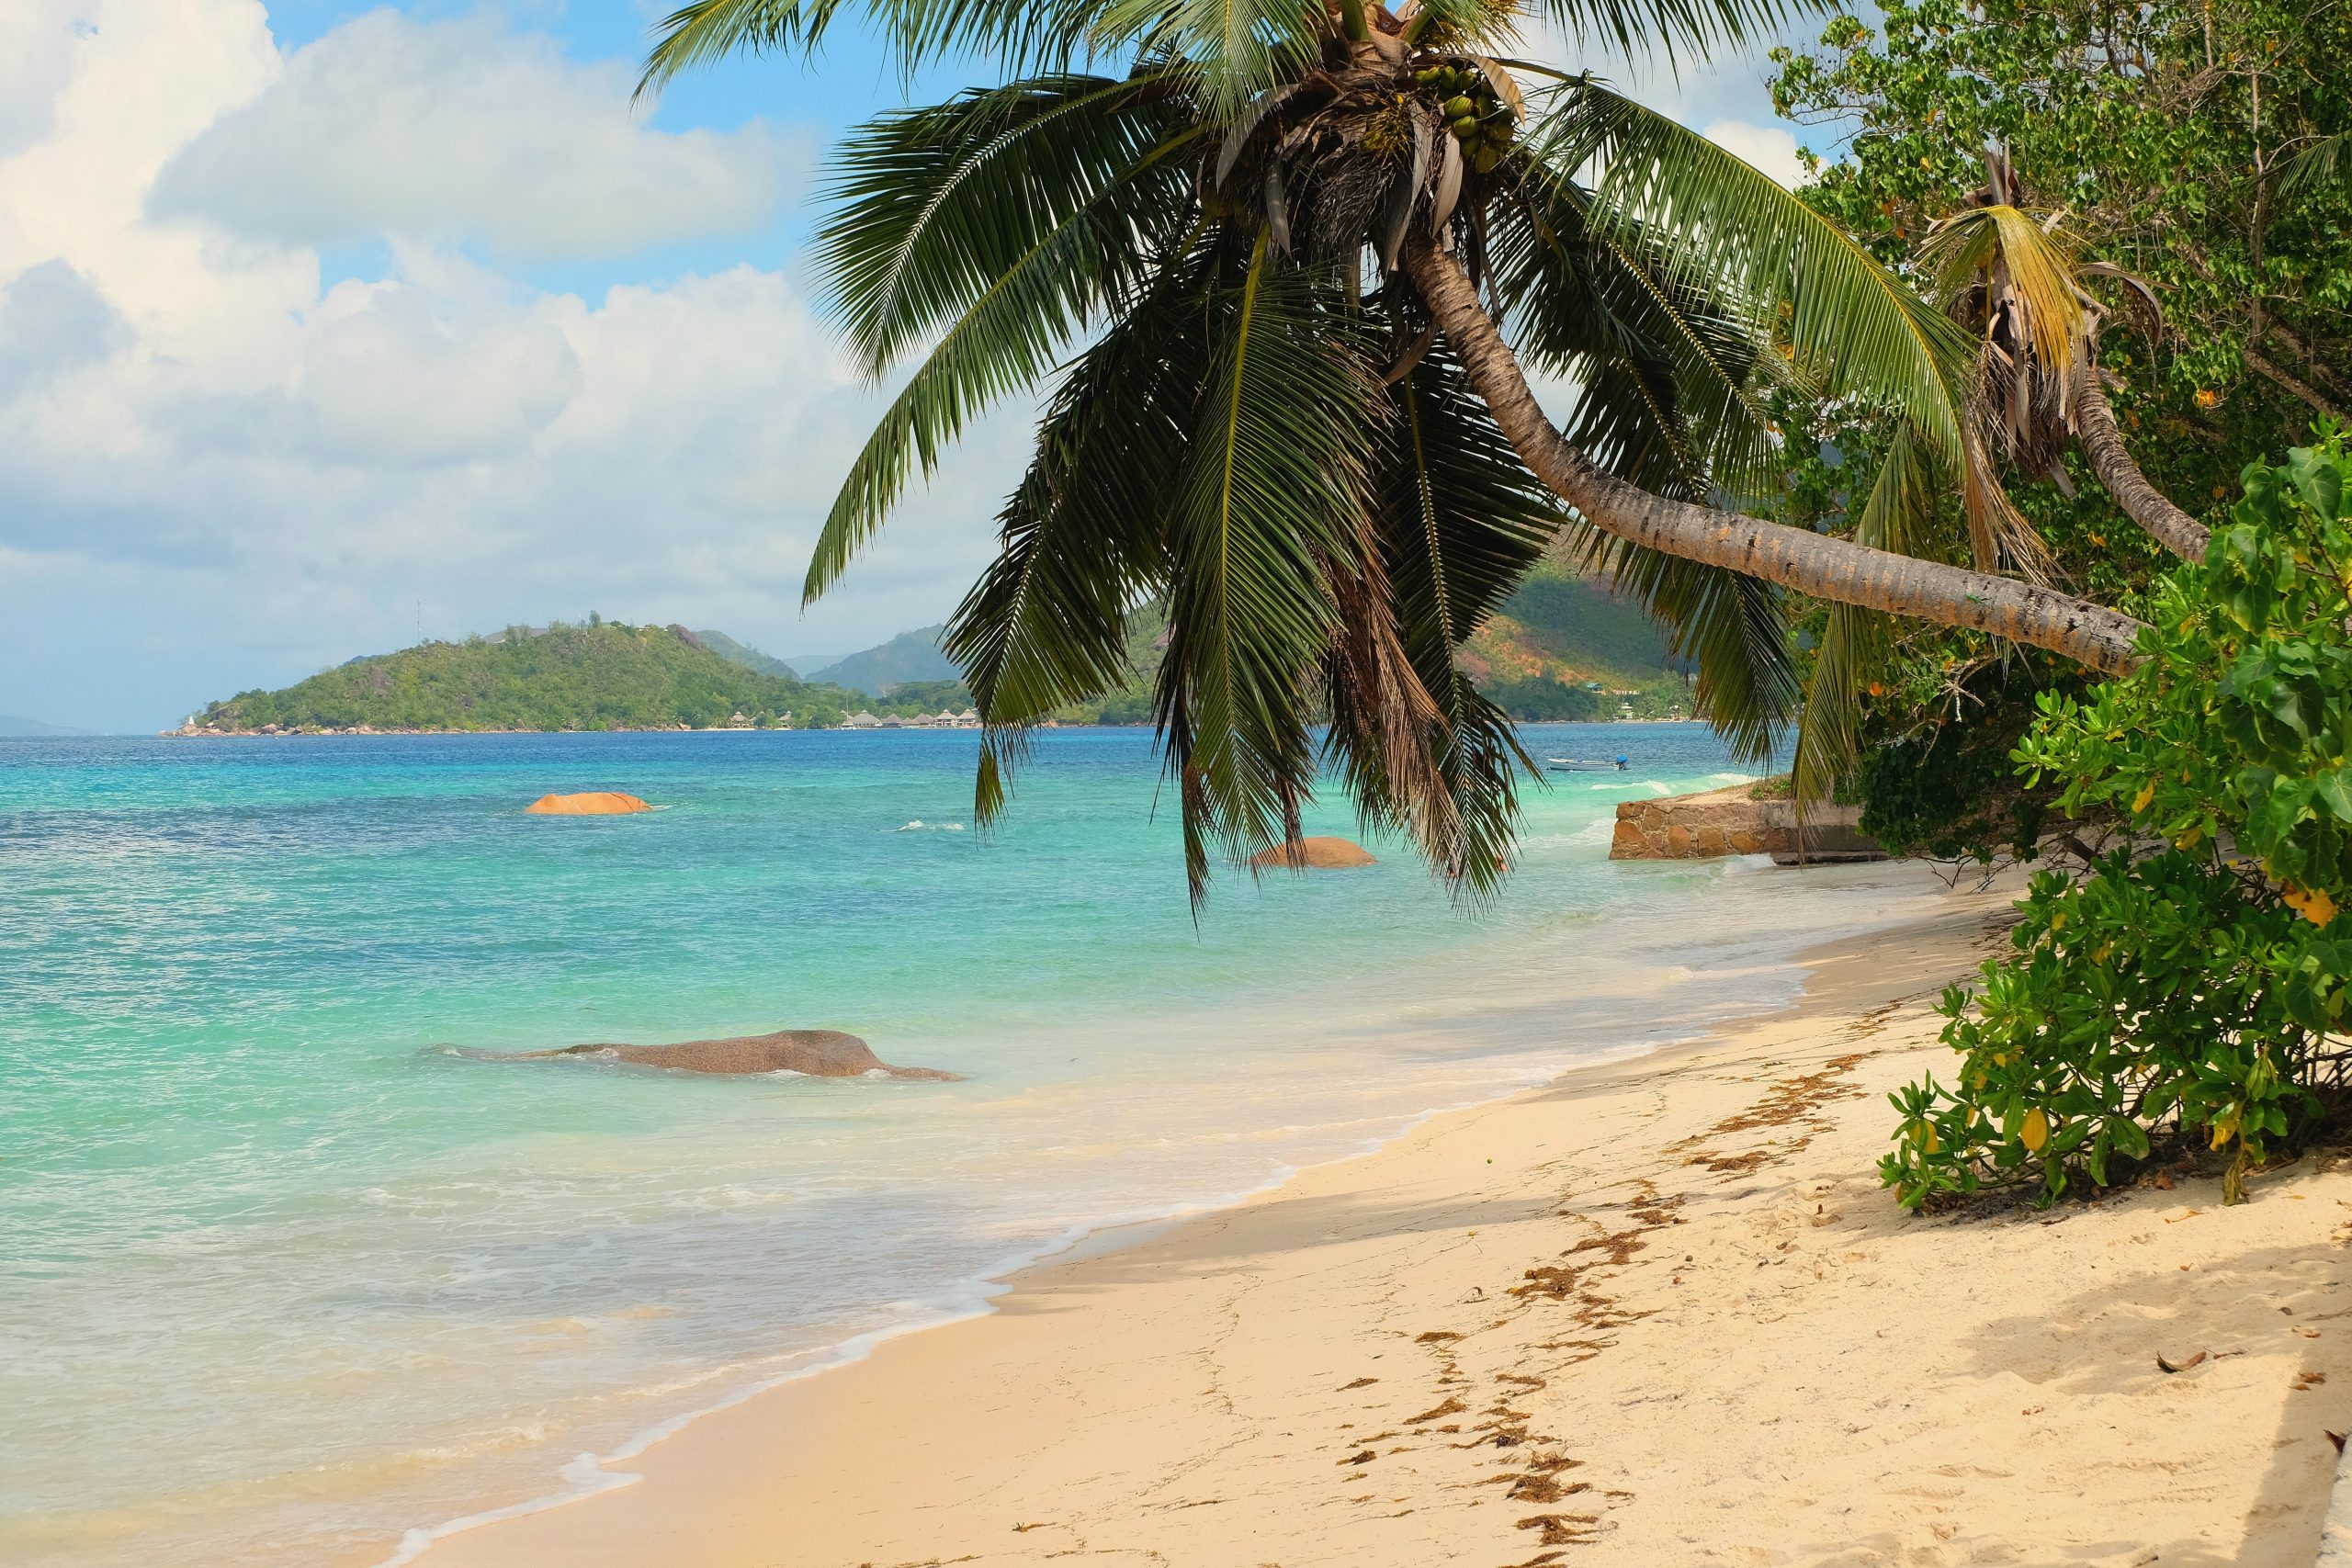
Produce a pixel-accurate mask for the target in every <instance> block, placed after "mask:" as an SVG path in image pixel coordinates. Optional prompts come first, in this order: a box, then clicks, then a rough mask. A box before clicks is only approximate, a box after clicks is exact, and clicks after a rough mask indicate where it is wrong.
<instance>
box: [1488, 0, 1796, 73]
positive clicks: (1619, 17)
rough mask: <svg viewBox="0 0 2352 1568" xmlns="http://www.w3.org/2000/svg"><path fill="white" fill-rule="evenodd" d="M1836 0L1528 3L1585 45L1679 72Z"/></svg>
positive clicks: (1570, 0)
mask: <svg viewBox="0 0 2352 1568" xmlns="http://www.w3.org/2000/svg"><path fill="white" fill-rule="evenodd" d="M1836 8H1837V7H1836V6H1835V5H1834V4H1833V3H1832V0H1533V3H1532V4H1531V5H1530V6H1529V9H1530V10H1531V11H1532V13H1534V14H1535V15H1537V16H1539V17H1544V19H1545V20H1547V21H1549V22H1550V23H1551V24H1552V25H1553V26H1554V27H1556V28H1559V29H1560V30H1561V31H1562V32H1564V33H1566V35H1567V36H1568V37H1569V38H1570V39H1573V40H1574V41H1575V42H1576V43H1577V44H1579V45H1583V46H1589V45H1592V44H1596V43H1598V44H1601V45H1604V46H1606V47H1608V48H1609V49H1611V50H1612V51H1615V52H1616V53H1618V54H1620V55H1623V57H1625V58H1626V59H1628V60H1642V59H1646V58H1649V57H1651V56H1659V57H1663V58H1664V59H1665V60H1666V61H1667V62H1668V64H1669V65H1671V66H1673V67H1674V68H1675V70H1676V71H1677V73H1679V71H1680V69H1681V67H1682V66H1684V65H1699V64H1704V63H1705V62H1707V61H1709V60H1711V59H1713V58H1714V57H1715V56H1716V55H1717V54H1718V53H1720V52H1722V51H1726V50H1737V49H1742V48H1745V47H1747V45H1750V44H1753V43H1756V42H1758V40H1760V39H1766V38H1769V37H1770V35H1772V34H1774V33H1776V32H1778V31H1779V30H1780V29H1781V27H1782V26H1783V25H1784V24H1785V23H1787V22H1788V21H1790V20H1791V19H1792V18H1794V17H1805V16H1824V15H1827V14H1829V13H1830V12H1832V11H1834V10H1835V9H1836Z"/></svg>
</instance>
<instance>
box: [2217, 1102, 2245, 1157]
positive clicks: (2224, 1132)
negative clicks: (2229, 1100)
mask: <svg viewBox="0 0 2352 1568" xmlns="http://www.w3.org/2000/svg"><path fill="white" fill-rule="evenodd" d="M2240 1119H2241V1117H2240V1113H2239V1111H2238V1108H2237V1107H2236V1106H2234V1105H2233V1106H2232V1107H2230V1109H2229V1110H2227V1111H2223V1112H2222V1114H2221V1115H2220V1116H2219V1117H2218V1118H2216V1119H2215V1121H2214V1122H2213V1146H2214V1147H2215V1148H2217V1149H2218V1148H2220V1147H2221V1146H2222V1145H2223V1144H2226V1143H2228V1142H2229V1141H2230V1140H2231V1139H2232V1138H2234V1137H2236V1136H2237V1133H2238V1122H2239V1121H2240Z"/></svg>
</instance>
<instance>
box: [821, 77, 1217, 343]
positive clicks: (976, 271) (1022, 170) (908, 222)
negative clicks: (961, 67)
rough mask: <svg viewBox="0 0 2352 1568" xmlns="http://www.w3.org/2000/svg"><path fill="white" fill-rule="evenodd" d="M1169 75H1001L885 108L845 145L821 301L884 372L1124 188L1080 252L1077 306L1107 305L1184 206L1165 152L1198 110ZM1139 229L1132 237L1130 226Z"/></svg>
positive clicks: (827, 234) (1182, 177) (831, 192)
mask: <svg viewBox="0 0 2352 1568" xmlns="http://www.w3.org/2000/svg"><path fill="white" fill-rule="evenodd" d="M1186 108H1187V106H1186V105H1185V103H1184V101H1183V96H1182V89H1181V87H1180V86H1179V85H1178V84H1177V83H1176V82H1175V81H1173V80H1172V79H1171V78H1170V77H1169V76H1168V75H1166V74H1165V73H1146V74H1142V75H1138V76H1134V77H1125V78H1120V77H1105V76H1086V75H1063V76H1047V77H1038V78H1035V79H1031V80H1025V81H1019V82H1012V83H1008V84H1006V85H1002V86H999V87H990V88H985V89H980V90H978V91H973V92H968V93H965V94H962V95H960V96H957V97H956V98H954V99H953V100H951V101H949V102H947V103H945V104H941V105H938V106H935V107H923V108H912V109H905V110H900V111H898V112H896V113H891V114H885V115H883V116H881V117H879V118H876V119H874V120H871V121H868V122H867V123H866V124H865V125H863V126H861V127H859V128H858V129H857V130H854V131H853V132H852V133H851V134H850V135H849V137H848V138H847V139H846V140H844V141H843V142H842V146H841V148H840V150H839V152H838V154H837V157H838V172H837V173H836V175H835V176H834V178H833V180H832V182H831V186H829V188H828V190H827V193H826V194H827V197H828V199H829V201H830V203H831V206H832V208H833V211H832V214H831V217H830V218H829V219H828V220H826V222H825V224H824V226H823V228H822V229H821V230H820V231H819V233H818V237H817V265H818V267H819V270H820V274H821V276H823V277H824V279H825V285H826V296H827V303H828V305H829V307H830V309H831V312H832V314H833V316H834V318H835V319H836V320H837V321H839V322H840V323H841V326H842V331H843V332H844V333H845V334H846V335H847V336H848V338H849V341H850V342H851V344H853V345H854V347H855V348H856V349H857V351H858V354H859V355H860V357H861V358H862V359H863V360H864V361H865V367H866V368H867V370H868V372H869V373H873V374H879V373H880V372H881V371H882V370H884V369H885V368H887V367H888V366H889V365H890V364H891V362H892V361H894V360H895V359H897V358H898V356H899V355H900V354H901V353H902V352H904V351H905V349H906V348H907V347H908V346H909V345H910V344H914V343H916V342H919V341H921V340H922V338H923V337H924V336H926V335H927V334H929V333H931V332H932V331H933V330H934V329H935V328H936V327H937V326H938V325H939V324H940V323H941V322H943V321H952V320H953V319H955V318H956V317H957V316H959V315H961V314H963V313H964V312H966V311H967V310H970V309H972V307H973V306H974V305H976V304H977V303H978V302H979V300H980V299H983V298H984V297H985V296H986V295H987V294H988V293H989V289H990V288H992V287H993V286H994V285H995V283H996V282H997V280H998V279H1000V278H1001V277H1003V276H1005V275H1006V274H1007V273H1008V272H1010V271H1011V270H1012V269H1013V268H1014V267H1016V266H1018V265H1021V263H1022V262H1023V259H1024V258H1025V257H1027V256H1029V255H1030V254H1032V253H1033V252H1035V250H1036V249H1037V247H1038V246H1039V244H1040V243H1042V242H1045V241H1046V240H1048V239H1050V238H1051V237H1052V236H1054V235H1055V234H1056V233H1057V231H1059V230H1061V229H1062V228H1063V227H1064V226H1066V225H1068V224H1069V223H1070V222H1071V221H1072V220H1074V219H1077V218H1079V217H1080V216H1081V215H1084V214H1087V213H1089V212H1091V211H1092V210H1093V209H1095V208H1096V207H1097V206H1098V204H1102V203H1103V202H1104V200H1105V198H1106V197H1116V201H1115V206H1116V212H1115V214H1114V215H1113V216H1111V217H1110V218H1109V219H1108V220H1107V221H1105V222H1104V223H1103V226H1102V227H1101V229H1100V230H1099V231H1098V233H1097V234H1096V236H1095V237H1096V238H1097V239H1098V240H1099V242H1100V243H1097V244H1094V245H1091V246H1081V247H1078V248H1077V249H1076V252H1075V254H1074V257H1073V260H1074V261H1075V263H1076V269H1075V272H1074V275H1073V276H1071V277H1070V279H1069V286H1070V289H1071V292H1072V293H1073V294H1074V295H1075V296H1076V299H1075V300H1074V301H1073V302H1074V303H1076V304H1078V305H1080V307H1081V308H1082V307H1099V306H1103V305H1108V304H1111V303H1112V302H1114V300H1115V299H1117V298H1118V297H1119V296H1120V295H1121V294H1122V293H1123V292H1124V291H1125V289H1126V288H1128V287H1129V286H1131V283H1132V280H1133V279H1134V278H1135V276H1136V270H1137V268H1138V267H1139V266H1140V265H1142V258H1143V257H1144V256H1145V255H1146V254H1148V252H1149V251H1150V249H1151V248H1152V246H1153V244H1154V243H1156V242H1157V241H1158V240H1159V239H1161V238H1162V237H1163V236H1162V235H1161V234H1160V233H1159V232H1157V231H1158V230H1159V229H1161V228H1164V227H1165V226H1166V225H1167V224H1168V223H1170V221H1173V220H1176V219H1177V217H1178V216H1180V215H1181V214H1182V211H1183V210H1184V209H1185V208H1186V206H1187V202H1186V200H1185V199H1184V197H1185V184H1186V174H1185V171H1184V170H1182V168H1180V167H1178V166H1177V165H1176V164H1175V163H1174V162H1173V160H1172V159H1170V157H1169V156H1168V155H1167V154H1168V153H1169V152H1172V151H1173V150H1174V149H1175V148H1177V147H1181V146H1182V145H1183V144H1184V143H1185V142H1186V141H1188V140H1189V138H1187V137H1186V136H1185V135H1184V129H1185V122H1186V120H1187V119H1188V118H1189V116H1188V115H1187V113H1186ZM1127 223H1136V224H1139V225H1141V227H1140V231H1129V230H1128V229H1127V228H1126V227H1125V224H1127Z"/></svg>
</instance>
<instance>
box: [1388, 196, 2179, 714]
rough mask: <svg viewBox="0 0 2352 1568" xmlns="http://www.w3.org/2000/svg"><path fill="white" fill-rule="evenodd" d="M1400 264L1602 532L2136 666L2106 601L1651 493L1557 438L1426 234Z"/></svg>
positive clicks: (1497, 404) (1787, 584)
mask: <svg viewBox="0 0 2352 1568" xmlns="http://www.w3.org/2000/svg"><path fill="white" fill-rule="evenodd" d="M1405 265H1406V268H1407V270H1408V272H1409V273H1410V274H1411V276H1412V279H1413V282H1414V284H1415V285H1416V286H1417V287H1418V288H1419V290H1420V293H1421V297H1422V299H1425V300H1427V301H1428V303H1429V306H1430V310H1431V312H1432V313H1433V314H1434V315H1435V316H1436V318H1437V321H1438V325H1439V326H1440V327H1441V328H1442V329H1443V331H1444V333H1445V334H1446V337H1447V339H1448V340H1449V341H1450V342H1451V343H1452V344H1453V347H1454V351H1455V352H1456V353H1457V354H1458V355H1461V358H1462V361H1463V366H1464V369H1465V371H1466V372H1467V373H1468V376H1469V378H1470V382H1471V384H1472V385H1473V386H1474V387H1476V389H1477V391H1478V395H1479V397H1480V398H1482V399H1483V400H1485V401H1486V404H1487V409H1488V410H1489V411H1490V412H1492V413H1493V414H1494V416H1495V420H1496V423H1498V425H1499V426H1500V427H1501V429H1502V432H1503V434H1505V435H1506V436H1507V437H1509V438H1510V444H1511V446H1512V447H1513V448H1514V449H1515V450H1516V451H1517V452H1518V453H1519V456H1520V460H1521V461H1522V462H1524V463H1525V464H1526V465H1527V467H1528V468H1529V469H1530V470H1531V471H1532V473H1534V475H1535V476H1536V477H1537V478H1538V479H1542V480H1543V481H1544V484H1545V485H1547V486H1549V487H1550V488H1551V490H1552V491H1553V492H1554V493H1555V494H1556V495H1557V496H1559V498H1560V499H1561V500H1562V501H1564V502H1567V504H1568V505H1570V506H1572V507H1574V508H1575V509H1576V510H1577V512H1578V513H1581V514H1582V515H1583V516H1584V518H1585V520H1586V521H1587V522H1589V523H1590V524H1591V525H1593V526H1594V527H1595V528H1598V529H1600V531H1601V532H1603V533H1605V534H1611V535H1613V536H1617V537H1619V538H1622V539H1624V540H1626V541H1627V542H1629V543H1632V544H1635V545H1639V546H1642V547H1646V548H1649V549H1654V550H1657V551H1659V552H1661V553H1663V554H1666V555H1671V556H1679V557H1681V558H1684V559H1688V560H1695V561H1701V562H1703V563H1705V564H1707V565H1710V566H1720V567H1726V568H1729V569H1730V570H1734V571H1737V572H1741V573H1744V574H1746V575H1747V576H1750V577H1760V578H1763V579H1764V580H1766V581H1770V582H1776V583H1779V584H1780V585H1781V586H1782V587H1784V588H1793V589H1795V590H1797V591H1798V592H1802V593H1809V594H1811V595H1813V596H1814V597H1815V598H1816V599H1826V600H1827V601H1829V602H1830V603H1832V604H1854V605H1859V606H1860V607H1861V608H1864V609H1869V610H1877V611H1882V612H1884V613H1886V614H1889V615H1907V616H1911V617H1913V618H1915V619H1918V620H1926V621H1934V622H1937V623H1939V624H1941V625H1944V626H1965V627H1968V628H1969V629H1971V630H1974V631H1981V632H1985V633H1987V634H1989V635H1991V636H1994V637H2006V638H2007V639H2009V640H2010V641H2012V642H2022V643H2028V644H2030V645H2032V646H2033V647H2036V648H2045V649H2050V650H2051V651H2052V652H2053V653H2059V654H2063V655H2064V656H2065V657H2067V658H2069V659H2072V660H2075V661H2077V662H2079V663H2082V664H2086V665H2088V666H2090V667H2091V668H2092V669H2094V670H2098V671H2103V672H2106V673H2109V674H2120V673H2122V672H2124V671H2128V670H2130V669H2131V668H2132V667H2133V665H2135V664H2136V663H2137V662H2138V659H2137V656H2136V655H2135V654H2134V653H2133V651H2132V643H2133V640H2134V639H2135V638H2136V637H2138V635H2139V632H2140V630H2141V624H2140V623H2139V622H2138V621H2135V620H2133V619H2131V617H2130V616H2129V615H2121V614H2120V613H2118V612H2117V611H2114V610H2110V609H2109V608H2107V607H2106V606H2104V605H2100V604H2090V603H2088V602H2087V601H2085V600H2081V599H2075V598H2072V597H2070V596H2068V595H2066V594H2064V593H2059V592H2054V591H2052V590H2051V589H2047V588H2041V587H2036V586H2034V585H2033V584H2031V583H2027V582H2020V581H2017V580H2015V579H2013V578H2006V577H1995V576H1992V575H1990V574H1988V573H1985V572H1980V571H1970V570H1965V569H1964V568H1961V567H1955V566H1948V565H1945V564H1943V563H1941V562H1939V561H1928V560H1920V559H1917V558H1913V557H1909V556H1899V555H1895V554H1893V553H1891V552H1889V551H1885V550H1877V549H1871V548H1870V547H1868V546H1864V545H1857V544H1854V543H1852V542H1851V541H1849V540H1845V539H1838V538H1832V537H1830V536H1826V535H1823V534H1815V533H1812V532H1809V531H1807V530H1805V529H1802V528H1792V527H1789V526H1788V525H1784V524H1779V523H1767V522H1765V521H1763V520H1762V519H1761V518H1756V517H1748V516H1744V515H1742V514H1741V513H1736V512H1723V511H1718V510H1716V509H1714V508H1713V507H1706V506H1699V505H1694V504H1692V503H1691V502H1681V501H1674V500H1670V499H1668V498H1667V497H1664V496H1660V495H1654V494H1652V493H1650V492H1649V491H1644V490H1641V489H1639V488H1637V487H1635V486H1634V485H1631V484H1628V483H1626V482H1625V481H1624V480H1623V479H1617V478H1615V477H1613V476H1611V475H1610V474H1608V473H1606V472H1604V471H1603V470H1602V469H1600V468H1599V467H1598V466H1596V465H1595V464H1594V463H1593V462H1592V461H1591V460H1590V459H1589V458H1588V457H1586V456H1585V455H1584V454H1583V453H1581V452H1579V451H1577V449H1576V448H1575V447H1574V446H1570V445H1569V444H1568V443H1567V442H1566V440H1564V439H1562V437H1561V435H1560V433H1559V432H1558V431H1557V430H1556V429H1555V428H1554V427H1553V425H1552V422H1551V420H1550V419H1549V418H1547V417H1546V416H1545V415H1544V411H1543V409H1542V408H1541V407H1540V406H1539V405H1538V404H1537V403H1536V401H1535V395H1534V393H1532V391H1530V390H1529V389H1528V386H1527V379H1526V378H1525V377H1524V376H1523V375H1522V374H1521V371H1520V367H1519V362H1518V360H1517V358H1516V357H1515V356H1514V355H1512V354H1511V351H1510V346H1509V345H1508V344H1505V343H1504V342H1503V340H1502V334H1501V333H1498V331H1497V330H1496V328H1495V324H1494V322H1493V321H1491V320H1490V319H1489V318H1488V317H1487V312H1486V310H1485V309H1484V307H1482V306H1481V305H1480V304H1479V302H1478V294H1477V290H1476V288H1475V287H1473V285H1472V284H1471V282H1470V278H1469V276H1468V275H1467V274H1465V273H1464V271H1463V270H1462V267H1461V265H1460V264H1459V263H1457V262H1456V261H1455V260H1454V259H1453V257H1452V256H1451V255H1448V254H1445V253H1443V252H1442V251H1440V250H1439V249H1438V248H1437V246H1436V245H1435V244H1434V243H1431V242H1430V241H1429V240H1427V239H1417V240H1415V241H1414V242H1413V243H1411V244H1410V245H1408V248H1407V250H1406V254H1405Z"/></svg>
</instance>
